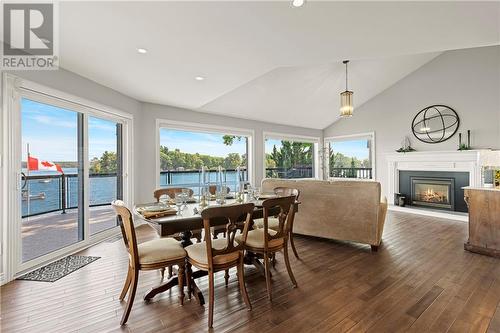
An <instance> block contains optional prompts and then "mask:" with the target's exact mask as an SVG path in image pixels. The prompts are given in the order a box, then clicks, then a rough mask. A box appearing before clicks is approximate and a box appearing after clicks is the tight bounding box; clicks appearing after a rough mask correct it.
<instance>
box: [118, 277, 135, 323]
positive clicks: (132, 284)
mask: <svg viewBox="0 0 500 333" xmlns="http://www.w3.org/2000/svg"><path fill="white" fill-rule="evenodd" d="M138 279H139V271H138V270H137V269H133V272H132V276H131V277H130V280H131V281H130V292H129V294H128V300H127V305H126V306H125V311H123V316H122V320H121V322H120V325H125V323H126V322H127V320H128V316H129V315H130V310H132V305H133V304H134V298H135V292H136V290H137V280H138Z"/></svg>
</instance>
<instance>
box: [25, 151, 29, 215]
mask: <svg viewBox="0 0 500 333" xmlns="http://www.w3.org/2000/svg"><path fill="white" fill-rule="evenodd" d="M26 152H27V153H28V159H27V160H26V188H27V197H26V198H27V202H28V205H27V207H28V217H29V216H30V182H29V176H30V144H29V143H27V144H26Z"/></svg>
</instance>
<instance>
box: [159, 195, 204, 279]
mask: <svg viewBox="0 0 500 333" xmlns="http://www.w3.org/2000/svg"><path fill="white" fill-rule="evenodd" d="M182 190H188V193H189V196H190V197H192V196H193V194H194V191H193V190H192V189H190V188H187V187H168V188H158V189H156V190H154V192H153V197H154V198H155V199H156V202H160V198H161V197H162V196H164V195H168V196H169V197H170V198H171V199H174V198H175V194H176V193H182ZM192 234H193V237H194V238H196V241H197V242H198V243H199V242H201V229H198V230H193V231H192ZM170 236H171V237H174V238H175V239H177V240H181V236H180V235H179V234H174V235H170ZM172 271H173V270H172V266H170V267H168V275H167V277H168V278H169V279H170V278H171V277H172V273H173V272H172ZM164 275H165V269H162V270H161V277H162V279H163V277H164Z"/></svg>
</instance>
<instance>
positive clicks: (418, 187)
mask: <svg viewBox="0 0 500 333" xmlns="http://www.w3.org/2000/svg"><path fill="white" fill-rule="evenodd" d="M415 200H417V201H421V202H429V203H437V204H450V191H449V185H441V184H425V183H417V184H415Z"/></svg>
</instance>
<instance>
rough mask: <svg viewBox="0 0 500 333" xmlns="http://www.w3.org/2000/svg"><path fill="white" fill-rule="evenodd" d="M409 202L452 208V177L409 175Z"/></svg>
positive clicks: (453, 204) (453, 190) (418, 204)
mask: <svg viewBox="0 0 500 333" xmlns="http://www.w3.org/2000/svg"><path fill="white" fill-rule="evenodd" d="M410 181H411V204H412V205H413V206H423V207H431V208H440V209H447V210H453V209H454V207H455V203H454V201H455V200H454V199H455V198H454V192H455V181H454V179H452V178H426V177H410Z"/></svg>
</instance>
